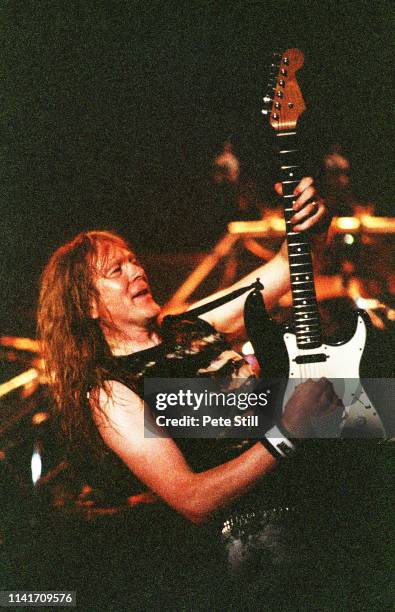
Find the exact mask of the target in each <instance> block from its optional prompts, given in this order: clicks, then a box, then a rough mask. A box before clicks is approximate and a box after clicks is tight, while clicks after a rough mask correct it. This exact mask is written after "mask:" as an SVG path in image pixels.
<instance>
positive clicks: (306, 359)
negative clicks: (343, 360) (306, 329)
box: [293, 353, 328, 363]
mask: <svg viewBox="0 0 395 612" xmlns="http://www.w3.org/2000/svg"><path fill="white" fill-rule="evenodd" d="M327 359H328V356H327V355H324V353H316V354H315V355H298V356H297V357H295V359H294V360H293V361H295V362H296V363H318V362H319V361H326V360H327Z"/></svg>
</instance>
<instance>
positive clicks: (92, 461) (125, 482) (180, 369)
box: [79, 316, 253, 505]
mask: <svg viewBox="0 0 395 612" xmlns="http://www.w3.org/2000/svg"><path fill="white" fill-rule="evenodd" d="M169 319H170V318H169ZM161 337H162V343H161V344H159V345H157V346H154V347H152V348H148V349H145V350H142V351H139V352H136V353H132V354H131V355H125V356H119V357H115V358H113V360H112V362H111V367H110V376H109V378H111V379H113V380H117V381H119V382H122V383H123V384H125V385H126V386H128V387H130V388H131V389H132V390H133V391H134V392H135V393H137V395H139V396H140V397H143V395H144V378H146V377H156V378H161V377H163V378H165V377H169V378H178V377H183V378H193V377H195V376H204V377H207V376H224V377H225V376H232V377H235V378H237V377H238V378H242V377H243V378H246V377H248V376H251V375H252V374H253V373H252V370H251V368H250V366H249V365H248V364H247V363H246V361H245V360H244V359H243V358H242V357H241V355H239V354H238V353H236V352H235V351H233V350H231V349H230V347H229V345H228V344H227V342H226V341H225V339H224V338H223V336H222V335H221V334H220V333H219V332H217V331H216V330H215V329H214V327H212V326H211V325H210V324H208V323H207V322H205V321H204V320H203V319H199V318H194V319H188V318H187V316H186V317H185V318H179V319H175V320H174V319H171V320H169V322H167V321H166V319H165V320H164V323H163V326H162V328H161ZM175 442H176V444H177V445H178V447H179V448H180V450H181V451H182V452H183V454H184V456H185V458H186V460H187V462H188V463H189V465H190V466H191V468H192V469H193V470H195V471H203V470H206V469H209V468H210V467H214V466H215V465H219V464H221V463H224V462H225V461H227V460H229V459H231V458H233V457H235V456H237V455H238V454H240V452H241V451H242V450H245V449H246V448H247V447H248V445H249V442H248V441H243V440H215V439H188V440H184V439H179V440H175ZM97 443H98V445H100V447H101V449H100V450H101V453H100V454H101V460H100V461H99V460H98V459H97V456H93V454H92V452H91V451H90V450H89V449H88V448H87V449H84V457H83V458H82V462H83V465H81V466H80V468H79V469H80V470H82V471H83V473H84V475H85V476H86V478H87V480H88V481H89V484H91V486H93V488H94V489H95V490H96V491H98V492H99V498H101V499H102V500H103V503H104V504H106V505H107V504H122V503H123V502H124V501H125V500H126V498H127V497H129V496H130V495H136V494H138V493H142V492H145V491H147V487H146V486H145V485H144V483H142V482H141V481H140V480H139V479H138V478H137V477H136V476H135V475H134V474H133V473H132V472H131V471H130V469H129V468H128V467H127V466H126V465H125V464H124V463H123V461H122V460H121V459H120V458H119V457H118V455H116V453H114V452H113V451H112V450H111V449H109V448H108V447H107V446H106V445H105V443H104V441H103V440H102V438H101V437H100V436H99V435H98V436H97ZM80 464H81V460H80Z"/></svg>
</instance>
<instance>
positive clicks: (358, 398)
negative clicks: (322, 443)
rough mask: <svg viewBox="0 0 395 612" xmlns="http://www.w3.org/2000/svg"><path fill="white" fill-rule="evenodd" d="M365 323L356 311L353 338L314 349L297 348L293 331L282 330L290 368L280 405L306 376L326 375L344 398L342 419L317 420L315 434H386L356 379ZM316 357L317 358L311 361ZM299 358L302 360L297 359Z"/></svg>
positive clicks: (372, 435) (378, 435)
mask: <svg viewBox="0 0 395 612" xmlns="http://www.w3.org/2000/svg"><path fill="white" fill-rule="evenodd" d="M366 336H367V330H366V324H365V321H364V319H363V317H362V316H361V314H358V316H357V322H356V328H355V332H354V335H353V336H352V338H351V339H350V340H349V341H348V342H346V343H344V344H339V345H330V344H322V345H321V346H320V347H318V348H315V349H305V350H303V349H300V348H298V346H297V343H296V336H295V335H294V334H293V333H290V332H286V333H285V334H284V342H285V345H286V348H287V351H288V357H289V364H290V371H289V382H288V385H287V388H286V392H285V396H284V402H283V406H285V404H286V402H287V401H288V399H289V398H290V397H291V395H292V393H293V390H294V388H295V386H296V385H297V384H299V383H300V382H302V381H303V380H306V379H308V378H312V379H319V378H321V377H323V376H324V377H325V378H328V379H329V380H330V381H331V382H332V384H333V386H334V389H335V391H336V394H337V395H338V396H339V398H340V399H341V400H342V401H343V405H344V413H343V418H342V420H341V423H335V422H333V423H332V424H331V423H328V422H325V418H324V419H323V420H322V427H320V425H319V420H317V423H316V424H315V434H316V436H317V437H340V436H341V435H342V433H343V432H345V431H347V432H348V435H350V434H351V437H358V438H359V437H363V438H364V437H378V438H382V437H385V430H384V427H383V424H382V422H381V419H380V417H379V415H378V413H377V411H376V410H375V408H374V406H373V405H372V403H371V401H370V400H369V398H368V396H367V394H366V392H365V390H364V389H363V387H362V384H361V381H360V379H359V366H360V362H361V358H362V354H363V351H364V348H365V344H366ZM314 359H319V361H310V360H314ZM300 361H302V363H298V362H300Z"/></svg>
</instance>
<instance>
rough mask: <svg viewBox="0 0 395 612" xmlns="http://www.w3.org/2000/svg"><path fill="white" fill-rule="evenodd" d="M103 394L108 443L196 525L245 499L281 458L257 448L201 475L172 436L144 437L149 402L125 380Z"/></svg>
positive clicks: (102, 427) (99, 418)
mask: <svg viewBox="0 0 395 612" xmlns="http://www.w3.org/2000/svg"><path fill="white" fill-rule="evenodd" d="M110 387H111V391H110V394H107V393H106V392H105V391H103V390H102V391H101V392H100V398H99V399H100V404H101V407H102V409H103V411H104V412H105V414H106V415H107V417H108V419H106V418H105V417H103V415H102V414H101V413H100V412H99V411H94V418H95V421H96V424H97V426H98V429H99V431H100V434H101V436H102V437H103V439H104V441H105V443H106V444H107V445H108V446H109V447H110V448H111V449H112V450H113V451H114V452H115V453H116V454H117V455H118V456H119V457H120V458H121V459H122V460H123V461H124V463H125V464H126V465H127V466H128V468H129V469H130V470H131V471H132V472H133V473H134V474H135V475H136V476H137V477H138V478H139V479H140V480H141V481H142V482H144V483H145V484H146V485H147V487H148V488H149V489H150V490H151V491H153V492H154V493H156V494H157V495H158V496H159V497H161V498H162V499H163V500H164V501H165V502H167V503H168V504H169V505H170V506H172V507H173V508H174V509H175V510H177V511H178V512H180V513H181V514H183V515H184V516H186V517H187V518H188V519H189V520H190V521H192V522H196V523H198V522H201V521H203V520H205V519H206V518H207V517H208V516H209V515H210V514H211V513H213V512H214V511H215V510H217V509H218V508H221V507H223V506H225V505H227V504H229V503H230V502H231V501H232V500H233V499H236V498H238V497H239V496H240V495H242V494H243V493H244V492H245V491H246V490H247V489H248V488H249V487H251V486H252V485H253V484H254V483H255V482H257V480H258V479H259V478H260V477H261V476H263V474H265V473H266V472H268V471H269V470H271V469H272V468H273V467H274V466H275V464H276V460H275V459H274V457H273V456H272V455H271V454H270V453H269V452H268V451H267V450H266V449H265V448H264V447H263V446H262V444H259V443H257V444H255V445H254V446H253V447H252V448H250V449H249V450H247V451H246V452H244V453H243V454H242V455H240V456H239V457H237V458H236V459H232V460H231V461H229V462H227V463H224V464H222V465H220V466H218V467H215V468H212V469H210V470H206V471H205V472H201V473H195V472H193V471H192V470H191V469H190V467H189V466H188V464H187V462H186V461H185V458H184V456H183V455H182V453H181V452H180V450H179V449H178V447H177V446H176V444H175V443H174V441H173V440H172V439H170V438H164V437H163V438H162V437H159V436H158V437H151V438H149V437H144V407H143V401H142V400H141V399H140V398H139V397H138V396H137V395H136V394H135V393H134V392H133V391H131V390H130V389H129V388H127V387H125V386H124V385H122V384H121V383H119V382H115V381H112V382H111V383H110Z"/></svg>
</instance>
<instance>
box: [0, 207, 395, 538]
mask: <svg viewBox="0 0 395 612" xmlns="http://www.w3.org/2000/svg"><path fill="white" fill-rule="evenodd" d="M283 231H284V224H283V221H282V219H281V218H280V217H279V216H277V215H275V214H270V215H268V216H266V217H264V218H263V219H262V220H260V221H237V222H234V223H230V224H229V226H228V232H227V233H226V235H225V236H224V237H223V238H222V239H221V241H220V242H219V243H218V244H217V245H216V247H215V248H214V249H213V251H212V252H211V253H209V254H207V255H205V256H204V258H203V259H202V260H201V261H200V263H199V264H198V266H197V267H196V268H195V269H194V270H193V271H192V272H191V274H190V275H189V276H188V277H187V279H186V280H185V281H184V282H183V283H182V285H181V286H180V287H179V288H178V289H177V290H176V291H175V292H174V294H173V297H172V298H171V299H170V300H169V302H168V303H167V305H166V306H165V311H166V312H169V311H172V312H177V311H182V310H183V309H185V308H186V307H187V306H188V304H189V303H191V302H192V301H193V299H191V296H192V294H194V293H195V292H196V289H197V288H198V286H199V285H200V284H201V283H203V281H204V280H205V278H206V277H207V276H208V274H210V273H211V272H212V271H213V270H214V268H216V267H217V266H218V267H219V268H220V269H221V270H222V273H221V279H220V285H221V286H222V287H223V286H226V285H229V284H230V283H231V282H233V281H234V280H235V279H236V277H237V276H240V273H243V272H245V271H248V270H245V266H244V259H245V258H246V257H247V259H248V258H249V259H250V262H251V258H252V257H255V258H256V257H259V258H260V259H261V260H262V259H270V257H271V256H272V254H273V253H274V250H275V249H276V247H277V245H278V243H279V242H280V240H281V239H282V236H283ZM394 233H395V218H384V217H373V216H368V215H365V216H361V217H340V218H337V219H334V221H333V223H332V226H331V228H330V233H329V235H330V242H329V247H327V249H326V251H325V252H324V253H323V254H322V256H321V257H320V259H319V261H318V262H317V263H318V268H319V273H318V277H317V281H316V291H317V297H318V301H319V304H320V307H321V313H322V315H323V321H324V324H325V325H324V327H325V332H326V334H327V336H328V341H330V340H331V339H336V338H340V337H341V335H342V331H343V324H344V322H345V321H347V319H348V318H349V313H350V310H351V309H355V308H362V309H364V310H366V311H367V312H368V313H369V315H370V318H371V321H372V324H373V328H374V329H375V330H376V331H377V333H378V334H379V337H383V338H384V337H385V338H386V340H388V339H389V340H390V343H389V346H391V347H392V348H389V349H387V350H389V351H391V350H392V351H393V348H394V344H395V343H394V337H395V324H394V323H395V299H394V295H395V274H394V269H395V268H394V263H395V262H394V259H395V253H394V248H393V244H394ZM256 265H258V264H257V263H256V260H255V267H256ZM221 266H222V267H221ZM290 308H291V296H290V294H287V295H285V296H283V297H282V298H281V301H280V305H279V307H278V308H277V310H276V311H275V312H274V316H275V317H276V318H277V319H278V320H280V321H285V320H286V319H287V316H288V313H289V309H290ZM244 340H245V339H244ZM386 357H387V356H386V355H383V359H386ZM388 358H390V359H391V358H392V356H391V355H388ZM0 363H1V366H2V375H1V376H2V377H1V380H0V488H2V487H4V488H5V489H7V487H8V488H10V487H11V488H13V491H14V492H15V491H17V493H18V496H19V498H20V499H25V500H27V499H30V498H31V497H32V496H37V495H38V494H39V495H41V496H42V497H45V499H46V503H47V504H48V505H49V506H50V507H51V508H53V509H54V510H61V511H65V512H68V513H72V514H73V513H77V514H80V515H82V516H84V518H87V519H88V520H89V519H94V518H96V517H98V516H101V515H107V514H108V513H116V512H121V511H123V510H124V509H125V508H124V507H122V508H104V507H102V506H100V507H99V506H98V505H97V503H96V502H95V494H94V493H95V492H94V491H92V488H91V487H90V485H89V483H86V482H84V481H83V480H82V479H81V476H80V475H78V474H75V473H74V472H73V469H72V467H71V465H70V464H69V461H68V459H67V454H66V452H65V450H64V447H63V446H62V443H61V442H60V440H59V438H58V435H57V424H56V419H55V417H54V416H53V414H52V410H51V400H50V399H49V397H48V394H47V385H46V380H45V376H44V369H43V362H42V359H41V358H40V350H39V344H38V342H37V341H36V340H33V339H30V338H20V337H9V336H3V337H1V338H0ZM0 528H1V524H0ZM0 535H1V534H0Z"/></svg>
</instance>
